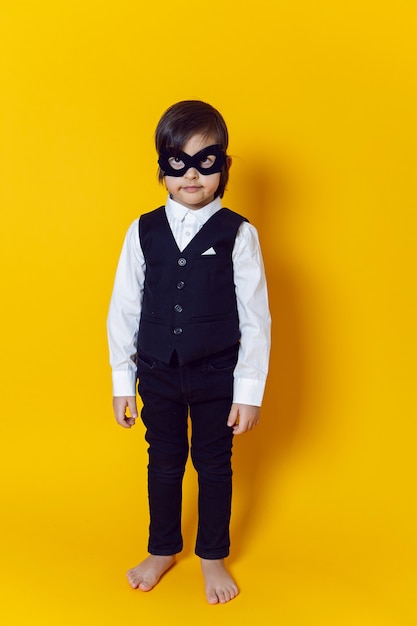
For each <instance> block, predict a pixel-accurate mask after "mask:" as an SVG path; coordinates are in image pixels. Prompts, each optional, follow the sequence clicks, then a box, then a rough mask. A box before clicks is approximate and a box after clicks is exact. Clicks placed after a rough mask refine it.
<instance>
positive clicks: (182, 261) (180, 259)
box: [178, 257, 187, 267]
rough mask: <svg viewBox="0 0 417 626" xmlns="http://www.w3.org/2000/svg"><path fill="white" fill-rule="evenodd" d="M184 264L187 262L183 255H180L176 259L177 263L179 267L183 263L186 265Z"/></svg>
mask: <svg viewBox="0 0 417 626" xmlns="http://www.w3.org/2000/svg"><path fill="white" fill-rule="evenodd" d="M186 264H187V259H184V257H181V258H179V259H178V265H179V266H180V267H184V265H186Z"/></svg>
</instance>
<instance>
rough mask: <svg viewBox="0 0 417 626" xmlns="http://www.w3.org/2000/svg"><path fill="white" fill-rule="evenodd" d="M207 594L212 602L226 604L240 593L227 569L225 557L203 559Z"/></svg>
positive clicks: (202, 566)
mask: <svg viewBox="0 0 417 626" xmlns="http://www.w3.org/2000/svg"><path fill="white" fill-rule="evenodd" d="M201 569H202V571H203V576H204V582H205V583H206V595H207V600H208V601H209V603H210V604H218V603H219V602H220V604H225V603H226V602H229V600H233V598H235V597H236V596H237V594H238V593H239V589H238V588H237V586H236V583H235V581H234V580H233V578H232V577H231V576H230V574H229V572H228V571H227V570H226V568H225V565H224V561H223V559H219V560H209V559H201Z"/></svg>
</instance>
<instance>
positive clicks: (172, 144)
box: [155, 100, 229, 198]
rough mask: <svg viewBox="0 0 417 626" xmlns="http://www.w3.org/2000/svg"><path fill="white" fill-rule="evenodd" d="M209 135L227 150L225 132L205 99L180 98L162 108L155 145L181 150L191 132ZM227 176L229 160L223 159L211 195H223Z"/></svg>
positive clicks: (222, 122) (222, 121) (162, 177)
mask: <svg viewBox="0 0 417 626" xmlns="http://www.w3.org/2000/svg"><path fill="white" fill-rule="evenodd" d="M198 134H201V135H205V136H209V135H213V136H214V137H215V138H216V142H217V143H218V144H220V146H221V147H222V149H223V150H224V152H226V151H227V146H228V143H229V133H228V132H227V126H226V123H225V121H224V119H223V117H222V116H221V115H220V113H219V112H218V111H217V110H216V109H215V108H214V107H212V106H211V105H210V104H207V102H202V101H201V100H183V101H182V102H177V103H176V104H173V105H172V106H170V107H169V109H167V110H166V111H165V113H164V114H163V115H162V117H161V119H160V120H159V122H158V126H157V127H156V131H155V146H156V150H157V152H158V154H160V152H161V150H162V149H164V148H174V149H175V150H182V147H183V146H184V144H185V143H187V141H188V139H190V137H192V136H193V135H198ZM163 179H164V173H163V172H162V170H161V169H159V170H158V180H159V182H162V181H163ZM228 179H229V162H228V160H226V163H225V164H224V166H223V168H222V171H221V173H220V183H219V186H218V188H217V191H216V193H215V194H214V197H215V198H217V196H220V198H222V197H223V194H224V190H225V188H226V184H227V181H228Z"/></svg>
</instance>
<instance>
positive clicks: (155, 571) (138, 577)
mask: <svg viewBox="0 0 417 626" xmlns="http://www.w3.org/2000/svg"><path fill="white" fill-rule="evenodd" d="M174 563H175V555H172V556H157V555H154V554H150V555H149V556H148V557H147V558H146V559H145V560H144V561H142V563H139V565H136V567H133V568H132V569H130V570H129V571H128V572H127V578H128V580H129V582H130V584H131V586H132V587H133V589H140V590H141V591H150V590H151V589H153V588H154V587H155V585H156V584H157V582H158V581H159V579H160V578H161V576H162V574H164V572H166V571H167V570H168V569H169V568H170V567H172V565H174Z"/></svg>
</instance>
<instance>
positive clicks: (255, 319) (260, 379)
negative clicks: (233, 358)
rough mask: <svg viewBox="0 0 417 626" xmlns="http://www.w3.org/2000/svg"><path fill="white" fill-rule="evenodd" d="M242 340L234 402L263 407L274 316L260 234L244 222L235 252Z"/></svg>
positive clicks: (235, 272)
mask: <svg viewBox="0 0 417 626" xmlns="http://www.w3.org/2000/svg"><path fill="white" fill-rule="evenodd" d="M233 268H234V281H235V288H236V299H237V308H238V314H239V326H240V332H241V340H240V347H239V355H238V362H237V365H236V368H235V371H234V393H233V402H236V403H240V404H250V405H253V406H261V404H262V398H263V394H264V389H265V383H266V377H267V373H268V363H269V352H270V341H271V339H270V338H271V317H270V313H269V306H268V293H267V285H266V278H265V270H264V265H263V260H262V254H261V250H260V246H259V240H258V233H257V231H256V229H255V228H254V226H252V225H251V224H248V223H247V222H244V223H243V224H242V225H241V226H240V228H239V231H238V234H237V237H236V241H235V246H234V249H233Z"/></svg>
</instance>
